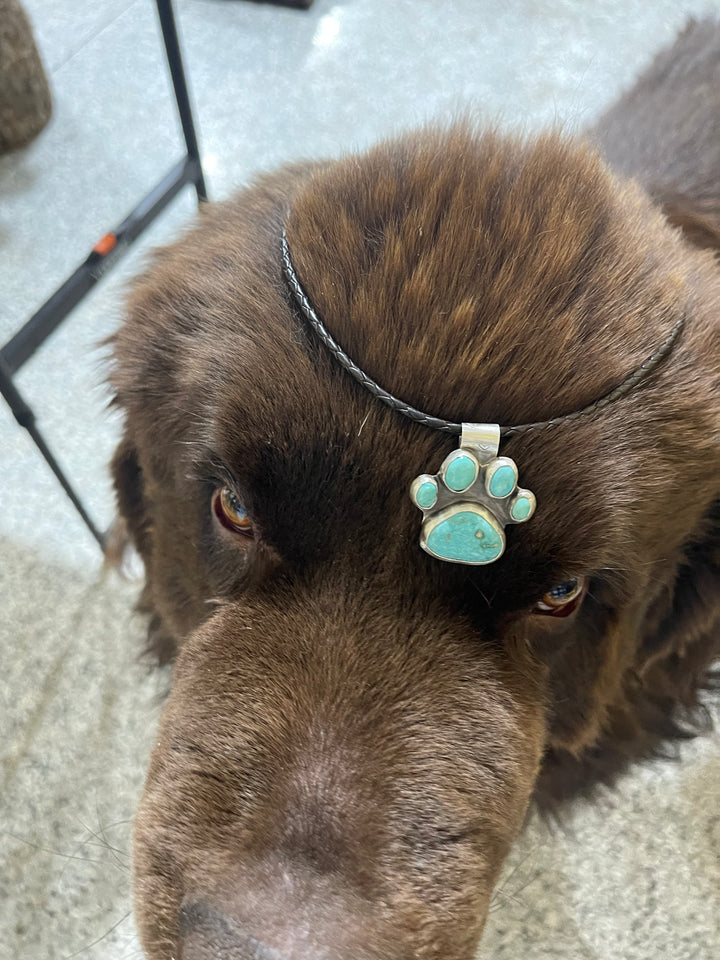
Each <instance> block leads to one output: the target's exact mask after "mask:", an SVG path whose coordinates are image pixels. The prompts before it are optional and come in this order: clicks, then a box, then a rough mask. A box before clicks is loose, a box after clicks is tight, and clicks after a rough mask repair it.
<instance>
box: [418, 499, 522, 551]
mask: <svg viewBox="0 0 720 960" xmlns="http://www.w3.org/2000/svg"><path fill="white" fill-rule="evenodd" d="M451 511H452V512H451ZM425 543H426V549H427V550H428V552H429V553H432V554H433V556H435V557H438V558H439V559H441V560H451V561H454V562H455V563H492V562H493V560H497V559H498V557H499V556H501V554H502V552H503V550H504V549H505V537H504V535H503V532H502V529H501V528H500V527H499V526H498V524H497V523H496V522H495V520H494V519H493V518H492V517H491V516H490V514H489V513H488V512H487V511H486V510H483V508H482V507H476V506H474V505H473V504H469V503H467V504H461V505H460V509H458V507H451V508H450V510H442V511H441V512H440V513H439V514H438V515H437V516H436V517H435V518H433V519H432V520H427V521H426V523H425Z"/></svg>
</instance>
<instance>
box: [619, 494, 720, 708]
mask: <svg viewBox="0 0 720 960" xmlns="http://www.w3.org/2000/svg"><path fill="white" fill-rule="evenodd" d="M718 630H720V500H717V501H716V502H715V503H714V504H713V506H712V507H711V509H710V510H709V511H708V512H707V514H706V515H705V517H704V519H703V523H702V526H701V529H700V530H699V531H698V533H697V535H696V536H695V537H694V538H693V541H692V542H691V544H690V545H689V546H688V547H687V549H686V551H685V558H684V561H683V562H682V563H681V564H680V566H679V567H678V570H677V574H676V576H675V578H674V581H673V582H672V583H671V584H670V585H669V586H668V588H667V589H666V590H665V591H664V596H662V597H661V598H660V599H659V601H658V603H657V605H656V606H655V608H654V609H653V610H651V611H649V615H648V617H647V619H646V623H645V630H644V636H643V639H642V644H641V646H640V648H639V651H638V662H637V669H638V675H639V677H640V678H641V680H642V681H643V683H644V685H647V686H649V687H651V688H652V687H655V688H657V687H658V686H661V687H663V686H665V684H666V683H669V684H671V687H672V689H671V690H669V691H668V692H670V693H671V695H672V696H673V699H675V700H676V702H678V703H680V704H682V705H684V706H686V707H693V706H695V705H696V694H697V689H698V687H699V686H702V683H703V675H704V671H705V670H706V669H707V667H708V665H709V662H710V661H711V659H712V656H713V651H714V650H716V649H717V633H718Z"/></svg>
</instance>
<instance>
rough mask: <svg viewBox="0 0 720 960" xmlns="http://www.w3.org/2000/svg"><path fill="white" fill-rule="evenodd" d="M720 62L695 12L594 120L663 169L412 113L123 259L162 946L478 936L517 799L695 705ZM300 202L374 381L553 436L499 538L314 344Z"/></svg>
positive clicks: (156, 934) (707, 521)
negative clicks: (142, 271)
mask: <svg viewBox="0 0 720 960" xmlns="http://www.w3.org/2000/svg"><path fill="white" fill-rule="evenodd" d="M719 65H720V27H719V26H718V25H715V24H713V23H709V22H706V23H704V24H700V25H697V26H694V27H690V28H689V29H688V30H687V31H686V32H685V33H684V34H683V35H682V36H681V37H680V39H679V40H678V41H677V43H676V45H675V47H674V48H673V49H672V50H671V51H669V52H666V53H664V54H662V55H661V57H660V58H658V60H657V61H656V62H655V64H654V65H653V66H652V67H651V69H650V71H649V73H648V74H646V75H645V77H644V78H643V79H642V80H641V82H640V83H639V85H638V86H637V87H636V88H634V90H633V91H632V92H631V93H630V94H628V95H627V96H626V97H625V98H624V99H623V100H622V101H621V102H620V103H619V104H618V105H617V106H616V107H615V108H614V109H612V110H611V111H610V112H609V113H608V114H607V115H606V116H605V117H604V118H603V119H602V121H601V122H600V124H599V125H598V127H597V130H596V132H595V134H594V136H596V137H597V138H599V140H600V142H601V144H602V145H603V148H604V150H605V151H606V154H607V156H608V157H609V158H610V159H611V160H612V162H613V163H614V165H615V167H616V169H617V170H620V171H621V172H622V173H623V174H625V175H633V176H637V177H638V178H639V179H640V181H641V182H642V183H643V184H644V186H645V188H646V189H645V190H644V189H642V188H641V187H640V186H639V185H638V184H637V183H633V182H630V181H629V180H625V179H620V178H618V177H617V176H615V175H614V174H613V173H611V172H610V170H609V169H608V167H607V166H606V165H605V163H604V162H603V160H601V159H600V158H599V156H598V155H597V154H596V152H595V150H594V148H592V147H591V146H589V145H588V144H587V143H584V142H580V141H573V140H570V139H566V138H563V137H562V136H560V135H556V134H549V135H545V136H541V137H538V138H536V139H527V140H524V139H521V138H518V137H513V136H506V135H501V134H499V133H497V132H495V131H489V132H484V133H477V132H474V131H472V130H469V129H468V128H467V127H464V126H454V127H452V128H450V129H448V130H426V131H424V132H421V133H419V134H416V135H412V136H406V137H403V138H401V139H399V140H396V141H394V142H390V143H386V144H383V145H381V146H379V147H378V148H376V149H374V150H371V151H370V152H369V153H367V154H365V155H363V156H360V157H350V158H348V159H345V160H341V161H339V162H336V163H324V164H317V165H299V166H294V167H290V168H287V169H285V170H283V171H281V172H280V173H278V174H276V175H273V176H267V177H263V178H261V179H260V180H258V182H257V183H256V184H255V186H254V187H252V188H251V189H249V190H247V191H246V192H244V193H243V194H241V195H240V196H239V197H238V198H237V199H236V200H234V201H232V202H230V203H224V204H218V205H214V206H211V207H209V208H208V209H207V210H205V211H204V212H203V215H202V216H201V218H200V222H199V224H198V225H197V226H196V227H195V228H194V229H193V230H192V231H191V232H190V233H188V234H187V235H186V236H185V237H184V238H183V239H181V240H180V241H179V242H178V243H176V244H175V245H174V246H173V247H172V248H171V249H169V250H166V251H164V252H162V253H160V254H159V255H158V256H157V257H156V259H155V262H154V265H153V267H152V270H151V271H150V272H149V273H148V275H147V276H146V277H144V278H143V279H141V280H140V281H139V282H137V283H136V285H135V287H134V291H133V293H132V296H131V298H130V309H129V317H128V320H127V322H126V323H125V325H124V326H123V328H122V329H121V330H120V332H119V333H118V335H117V337H116V339H115V356H116V369H115V372H114V376H113V383H114V386H115V389H116V391H117V400H118V403H119V404H120V405H121V406H122V408H123V409H124V411H125V415H126V427H125V438H124V440H123V442H122V444H121V446H120V448H119V450H118V452H117V455H116V457H115V461H114V471H115V478H116V485H117V491H118V498H119V503H120V510H121V513H122V515H123V517H124V519H125V521H126V523H127V526H128V528H129V531H130V535H131V537H132V540H133V541H134V543H135V544H136V546H137V548H138V550H139V551H140V554H141V555H142V557H143V559H144V561H145V566H146V571H147V586H146V589H145V594H144V606H145V608H146V609H148V610H149V611H150V612H151V615H152V619H151V638H152V642H153V644H154V646H155V648H156V650H157V652H158V654H159V655H160V657H161V658H167V657H170V656H172V655H173V654H174V652H175V648H176V647H177V648H178V649H179V655H178V659H177V665H176V667H175V675H174V681H173V689H172V692H171V694H170V698H169V701H168V703H167V706H166V708H165V712H164V716H163V719H162V723H161V728H160V733H159V738H158V742H157V746H156V748H155V751H154V753H153V758H152V763H151V768H150V772H149V775H148V780H147V785H146V790H145V795H144V798H143V801H142V805H141V808H140V811H139V813H138V817H137V823H136V831H135V877H136V886H135V897H136V914H137V919H138V925H139V929H140V932H141V937H142V942H143V945H144V948H145V950H146V952H147V955H148V957H149V958H151V960H161V958H162V960H167V958H170V957H175V958H179V957H182V958H184V960H210V958H213V960H216V958H227V960H229V958H233V960H241V958H242V960H251V958H252V960H263V958H265V960H269V958H272V960H301V958H302V960H307V958H313V960H320V958H333V960H363V958H365V960H370V958H374V960H385V958H388V960H406V958H407V960H409V958H420V957H422V958H437V960H468V958H470V957H472V955H473V953H474V951H475V949H476V946H477V943H478V939H479V937H480V934H481V931H482V928H483V924H484V920H485V915H486V911H487V907H488V902H489V898H490V895H491V892H492V889H493V885H494V883H495V881H496V879H497V877H498V872H499V870H500V867H501V865H502V863H503V859H504V857H505V855H506V853H507V851H508V849H509V847H510V845H511V844H512V842H513V840H514V838H515V837H516V835H517V833H518V831H519V830H520V829H521V827H522V824H523V821H524V818H525V816H526V812H527V809H528V805H529V803H530V802H531V800H533V799H534V800H535V801H537V802H538V803H539V804H540V805H541V806H542V807H543V808H545V809H554V808H556V806H557V804H558V803H559V802H560V801H562V800H564V799H565V798H568V797H571V796H573V795H576V794H577V793H578V792H581V791H586V790H588V789H589V788H590V787H591V786H592V784H593V783H596V782H598V781H599V780H601V781H605V782H609V781H611V780H612V779H613V777H614V776H615V775H616V774H617V773H618V772H619V771H620V770H622V769H623V768H624V767H625V766H626V765H627V763H628V762H629V761H630V760H631V759H633V758H637V757H641V756H644V755H647V754H649V753H650V752H652V751H653V749H654V748H655V747H656V746H657V745H658V744H659V743H660V742H661V740H662V739H663V738H673V737H677V736H678V735H684V734H685V733H686V732H687V731H688V727H687V723H688V722H689V721H690V720H692V708H693V707H695V706H696V704H697V698H696V694H697V690H698V688H699V687H700V686H701V685H702V684H703V682H704V677H705V671H706V668H707V666H708V665H709V663H710V662H711V660H712V659H713V657H714V656H716V655H717V654H718V652H720V632H719V630H718V628H719V627H720V274H719V273H718V270H717V266H716V265H715V263H714V262H713V254H712V253H711V252H708V251H707V250H699V249H697V248H698V247H712V246H715V247H718V246H720V130H719V129H718V117H720V76H719V70H720V66H719ZM698 94H699V95H698ZM646 191H647V192H646ZM648 193H649V194H650V197H652V200H654V201H655V202H654V203H653V202H652V201H651V199H650V198H649V197H648ZM659 206H664V207H665V215H663V213H662V212H661V211H660V210H659V209H658V207H659ZM668 219H669V220H670V222H671V224H673V223H674V224H676V225H679V226H681V227H683V228H684V229H685V231H686V232H685V236H683V235H682V234H681V232H680V231H679V230H678V229H676V228H674V227H673V226H671V225H669V224H668V222H667V220H668ZM283 228H285V229H286V231H287V243H288V248H289V253H290V256H291V261H292V265H293V267H294V269H295V271H296V273H297V277H298V279H299V281H300V283H301V285H302V288H303V290H304V292H305V293H306V294H307V297H308V299H309V303H310V304H311V305H312V306H313V307H314V308H315V310H316V311H317V314H318V315H319V316H320V318H321V319H322V320H323V321H324V322H325V323H326V324H327V327H328V328H329V330H330V332H331V333H332V335H333V336H334V337H335V339H336V340H337V341H338V342H339V344H340V345H341V346H342V347H343V349H344V350H345V351H346V352H347V354H348V355H349V357H350V358H351V359H352V360H353V361H354V362H355V363H356V364H358V365H359V367H360V368H361V369H362V371H363V372H364V373H365V374H366V375H367V376H368V377H370V378H372V380H374V381H376V382H377V383H379V384H380V385H381V386H383V387H385V388H387V389H388V390H389V391H390V392H391V393H392V394H394V395H395V396H396V397H399V398H401V399H402V400H403V401H406V402H407V403H410V404H412V405H413V407H416V408H419V409H420V410H421V411H423V412H427V413H429V414H432V415H434V416H437V417H441V418H445V419H447V420H448V421H452V422H453V423H455V422H457V423H481V424H495V423H497V424H500V425H501V426H503V427H508V426H516V425H523V424H528V423H530V424H536V423H539V424H540V425H539V426H536V427H534V428H533V429H530V430H527V431H520V432H518V431H515V432H511V433H510V435H509V436H508V438H507V439H506V440H504V441H503V445H502V448H501V451H500V452H501V453H502V455H503V456H504V457H509V458H512V460H513V461H514V462H515V463H517V465H518V469H519V470H520V475H521V480H522V483H523V484H524V485H527V487H528V488H529V490H531V491H532V492H533V493H534V495H535V497H536V499H537V509H536V511H535V514H534V516H532V517H531V518H530V519H529V520H528V522H527V523H523V524H522V525H517V526H512V525H511V526H509V527H508V529H507V530H506V531H504V532H503V531H500V533H498V534H497V536H498V543H499V542H500V540H502V541H503V542H504V554H503V555H502V556H501V557H499V558H498V559H496V560H495V562H492V563H490V562H487V563H478V564H475V563H470V564H468V563H457V562H446V561H444V560H441V559H437V558H436V557H435V556H429V555H428V554H427V553H426V552H424V551H423V550H422V549H421V548H420V546H419V543H418V539H419V535H420V527H421V524H422V523H423V516H425V517H426V519H425V523H424V525H423V529H425V532H426V534H427V535H428V540H432V536H430V535H429V531H431V529H436V527H437V523H439V520H438V519H437V518H433V517H434V515H433V513H432V510H433V509H434V508H433V507H432V505H430V507H427V506H426V508H424V510H423V515H421V514H420V513H419V512H418V510H417V506H416V505H414V504H413V503H412V502H411V499H410V497H409V496H408V488H409V487H410V484H411V482H412V481H413V480H414V478H416V477H417V476H418V475H422V474H427V475H429V476H432V475H434V474H436V473H437V471H438V468H439V467H440V465H441V463H443V461H444V459H445V458H446V457H447V456H448V455H449V454H450V453H451V452H452V451H453V449H454V448H455V447H456V445H457V439H453V438H452V437H449V436H448V435H447V434H446V433H443V432H441V431H439V430H436V429H432V428H429V427H428V426H426V425H425V424H423V423H417V422H413V421H412V420H411V419H409V418H408V417H406V416H403V415H402V414H401V413H400V412H398V411H397V410H394V409H389V408H388V406H386V405H385V404H383V403H382V402H381V401H380V400H379V399H377V398H376V397H374V396H372V395H371V393H370V392H369V390H368V389H366V386H365V385H363V384H359V383H357V382H356V381H355V380H354V379H353V378H352V377H351V376H350V374H349V373H348V372H347V370H346V369H343V366H342V364H341V363H340V362H339V361H338V360H337V359H336V357H334V356H332V355H331V353H330V352H329V350H328V349H327V347H326V346H325V345H324V344H322V343H321V342H320V341H319V340H318V338H317V336H316V335H315V333H314V332H313V331H312V330H311V329H310V327H309V325H308V322H307V320H306V317H305V316H303V313H302V311H301V309H300V304H299V302H298V297H297V296H296V295H294V294H293V293H292V292H291V289H290V285H289V283H288V280H287V277H286V276H284V275H283V261H282V252H281V237H282V233H283ZM688 241H691V242H688ZM691 244H694V245H695V246H693V245H691ZM683 321H684V325H683ZM680 328H682V329H680ZM678 332H679V336H678V335H677V334H678ZM673 338H674V339H673ZM663 344H664V345H665V346H664V347H663V346H662V345H663ZM648 357H652V358H653V360H652V362H651V363H650V364H649V365H648V366H645V365H644V362H645V361H646V358H648ZM634 373H635V375H634V376H633V374H634ZM628 378H630V379H628ZM619 384H623V385H624V386H623V388H622V389H621V391H620V393H621V395H620V396H617V397H615V396H612V391H613V389H614V388H615V387H617V386H618V385H619ZM608 394H611V402H605V401H602V402H601V403H599V404H597V403H596V401H598V400H601V398H604V397H606V396H607V395H608ZM587 407H590V410H589V411H587V410H585V408H587ZM579 411H585V412H583V413H582V415H580V416H568V415H570V414H575V413H577V412H579ZM553 419H557V422H556V423H554V424H551V425H550V426H545V425H543V421H547V420H553ZM482 463H484V461H482V460H481V464H482ZM492 463H495V461H494V460H493V461H492ZM502 464H504V465H505V466H508V464H507V462H506V461H502ZM502 464H501V465H502ZM482 469H483V470H485V471H486V478H485V481H484V482H485V483H486V485H487V490H491V487H492V483H491V478H490V473H487V471H488V470H489V469H490V468H489V467H487V468H486V467H484V466H483V467H482ZM493 469H495V468H494V467H493ZM450 473H451V471H450V470H449V468H448V467H447V465H446V467H445V470H444V471H443V475H442V476H441V477H440V479H439V480H438V479H430V480H428V478H427V477H426V478H425V481H424V482H429V483H430V487H431V488H432V485H433V483H435V485H436V490H435V493H432V495H431V498H430V499H432V497H438V496H440V494H438V493H437V490H438V489H439V490H440V492H441V494H442V496H441V497H440V499H441V500H442V499H443V498H444V500H443V502H445V501H447V502H449V503H450V504H451V507H450V510H451V513H452V512H453V511H455V513H457V510H456V509H455V507H456V506H457V503H458V502H459V501H458V498H459V500H463V497H465V498H467V496H470V493H468V494H467V495H466V494H462V493H458V487H457V486H456V487H455V488H453V482H454V481H453V480H452V478H451V475H450ZM460 486H462V484H461V485H460ZM413 489H414V490H415V497H416V501H417V500H418V497H420V499H422V496H424V495H420V494H418V492H417V489H418V488H417V485H416V487H414V488H413ZM472 489H475V488H472ZM513 491H514V484H513ZM470 492H471V491H470ZM478 496H481V494H478ZM488 496H490V500H489V501H488V502H489V503H490V507H488V508H487V509H489V510H490V511H491V512H492V509H494V508H493V500H492V497H493V496H499V499H500V500H502V498H503V497H505V500H503V503H508V504H510V506H509V507H508V509H510V510H511V511H512V510H516V509H517V508H515V507H514V506H512V504H513V503H514V502H515V501H514V500H509V499H508V497H509V496H510V495H509V494H506V493H502V494H501V495H497V492H496V494H492V495H490V494H488ZM512 496H513V497H514V496H515V494H514V492H513V493H512ZM438 502H440V501H438ZM453 504H454V505H455V506H453ZM465 506H467V505H465ZM485 509H486V508H485V507H476V506H472V505H471V507H468V508H467V511H466V512H469V513H470V514H472V516H473V517H477V516H483V517H486V514H485V513H483V510H485ZM499 509H500V508H499V507H498V510H499ZM503 509H504V508H503ZM523 509H524V508H523ZM527 510H528V512H529V510H530V507H528V508H527ZM428 511H429V512H428ZM473 511H475V512H474V513H473ZM453 515H454V514H453ZM439 516H440V515H439V514H438V517H439ZM443 516H444V515H443ZM448 516H449V514H448ZM428 518H429V519H428ZM515 518H516V519H517V518H518V517H515ZM519 519H523V517H521V516H520V517H519ZM444 522H445V521H444V520H443V523H444ZM458 522H459V521H458ZM483 522H486V523H488V524H490V526H492V525H493V523H494V520H492V519H490V520H487V519H486V520H484V521H483ZM428 524H429V526H428ZM433 524H436V527H433ZM437 529H439V527H437ZM494 529H495V527H494V526H493V530H494ZM493 535H495V534H493ZM475 536H476V537H478V536H479V534H476V535H475ZM473 542H474V541H473ZM463 549H464V548H463ZM473 549H474V548H473ZM498 549H500V548H498ZM455 559H457V558H455ZM680 721H684V724H683V723H681V722H680Z"/></svg>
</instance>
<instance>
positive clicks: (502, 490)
mask: <svg viewBox="0 0 720 960" xmlns="http://www.w3.org/2000/svg"><path fill="white" fill-rule="evenodd" d="M516 483H517V472H516V471H515V470H514V469H513V468H512V467H511V466H510V464H508V463H505V464H503V465H502V466H501V467H498V468H497V470H496V471H495V472H494V473H493V475H492V476H491V477H490V482H489V484H488V492H489V493H490V495H491V496H493V497H497V498H498V499H500V497H506V496H507V495H508V494H509V493H512V490H513V488H514V486H515V484H516Z"/></svg>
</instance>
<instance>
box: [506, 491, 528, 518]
mask: <svg viewBox="0 0 720 960" xmlns="http://www.w3.org/2000/svg"><path fill="white" fill-rule="evenodd" d="M530 507H531V503H530V498H529V497H524V496H522V495H520V496H519V497H518V498H517V500H516V501H515V503H514V504H513V505H512V507H511V508H510V516H511V517H512V518H513V520H527V518H528V517H529V516H530Z"/></svg>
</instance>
